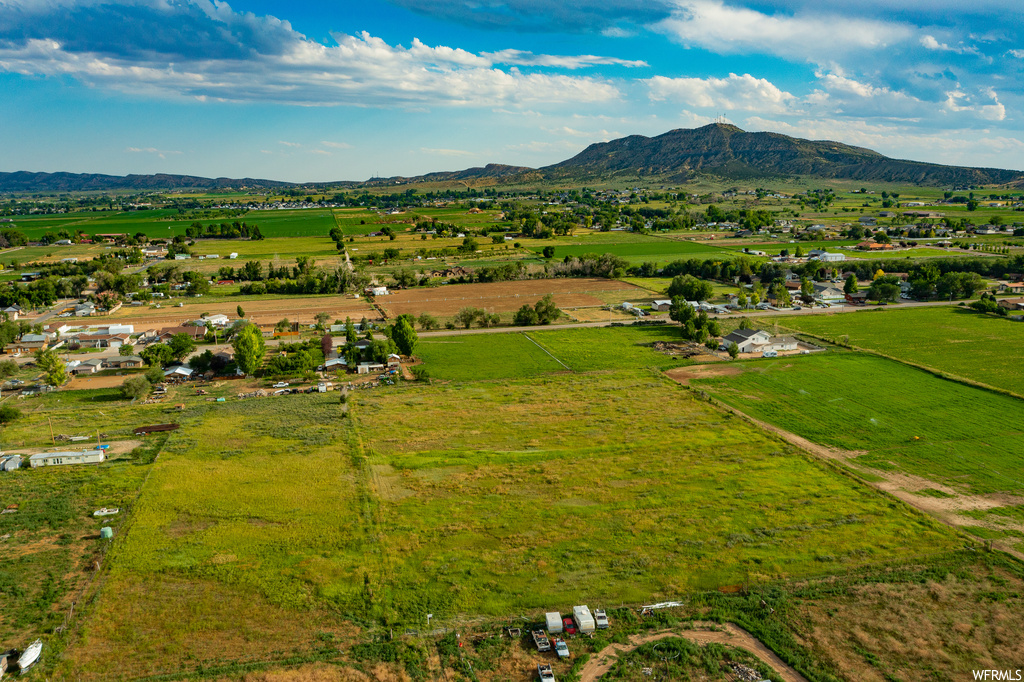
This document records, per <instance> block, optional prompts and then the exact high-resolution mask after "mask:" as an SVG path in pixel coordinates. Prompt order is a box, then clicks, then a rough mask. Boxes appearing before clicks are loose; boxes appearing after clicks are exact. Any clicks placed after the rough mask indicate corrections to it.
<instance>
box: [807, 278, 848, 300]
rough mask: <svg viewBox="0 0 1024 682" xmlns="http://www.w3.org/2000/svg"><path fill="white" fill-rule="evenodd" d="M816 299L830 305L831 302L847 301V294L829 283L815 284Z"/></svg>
mask: <svg viewBox="0 0 1024 682" xmlns="http://www.w3.org/2000/svg"><path fill="white" fill-rule="evenodd" d="M814 298H816V299H818V300H819V301H825V302H826V303H829V302H831V301H842V300H845V299H846V292H845V291H843V290H842V289H839V288H838V287H834V286H832V285H831V284H828V283H820V284H819V283H817V282H816V283H815V284H814Z"/></svg>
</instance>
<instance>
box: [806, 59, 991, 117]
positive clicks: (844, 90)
mask: <svg viewBox="0 0 1024 682" xmlns="http://www.w3.org/2000/svg"><path fill="white" fill-rule="evenodd" d="M816 75H817V77H818V83H819V86H820V87H818V88H816V89H815V90H814V91H813V92H811V93H810V94H809V95H807V96H806V97H805V98H804V104H806V105H808V107H809V108H818V109H819V110H823V111H826V112H828V113H829V114H831V115H838V116H845V117H862V118H886V119H893V120H903V121H906V122H933V123H935V122H937V121H938V120H939V119H944V120H943V121H942V123H943V125H948V124H950V123H958V124H960V123H963V124H966V123H970V122H972V121H979V120H980V121H1002V120H1003V119H1005V118H1006V107H1005V106H1003V104H1002V103H1001V102H1000V101H999V96H998V94H997V93H996V92H995V90H993V89H992V88H983V89H982V90H980V91H978V92H977V93H976V94H975V95H971V94H969V93H967V92H966V91H964V90H963V89H962V88H960V87H959V86H957V87H955V88H954V89H952V90H948V91H945V92H944V93H942V96H941V97H942V99H941V100H939V101H931V100H928V99H922V98H920V97H916V96H914V95H911V94H909V93H906V92H903V91H901V90H896V89H892V88H889V87H887V86H882V85H872V84H870V83H866V82H863V81H861V80H857V79H854V78H852V77H850V76H848V75H846V74H844V73H843V72H841V71H838V72H821V71H819V72H818V73H817V74H816ZM951 117H952V119H954V120H950V118H951Z"/></svg>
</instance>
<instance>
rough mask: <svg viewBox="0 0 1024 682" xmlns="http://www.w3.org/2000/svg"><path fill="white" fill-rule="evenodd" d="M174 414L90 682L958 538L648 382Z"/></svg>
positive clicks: (96, 624)
mask: <svg viewBox="0 0 1024 682" xmlns="http://www.w3.org/2000/svg"><path fill="white" fill-rule="evenodd" d="M555 333H556V332H551V334H555ZM500 336H507V335H500ZM507 338H510V339H511V338H517V339H518V338H521V336H507ZM424 343H426V342H424ZM617 351H618V346H617V345H616V344H614V343H612V344H610V346H609V352H610V353H614V352H617ZM510 352H514V351H510ZM484 361H488V359H487V358H485V359H484ZM469 362H477V361H476V360H475V359H473V358H472V357H469V358H467V363H469ZM484 378H485V379H486V376H485V377H484ZM186 402H187V404H188V407H187V409H186V410H185V411H184V412H183V413H181V414H180V417H179V419H180V421H181V423H182V425H183V428H182V429H181V430H180V431H178V432H174V433H173V434H171V436H170V437H169V439H168V441H167V445H166V447H165V448H164V450H163V452H162V454H161V456H160V459H159V460H158V461H157V462H156V463H155V464H153V465H150V466H151V468H152V474H151V475H150V478H149V481H148V483H147V484H146V486H145V488H144V489H143V492H142V495H141V497H140V499H139V501H138V503H137V505H136V509H135V511H134V512H133V515H132V518H131V522H130V524H129V527H128V528H127V532H126V533H123V536H122V537H121V539H120V540H118V541H116V542H115V545H114V549H113V551H112V553H111V555H110V557H109V558H108V563H109V566H110V567H109V574H108V575H107V577H106V578H105V584H104V586H103V589H102V591H101V595H100V598H99V601H98V602H97V603H96V604H95V606H93V607H91V611H90V612H89V614H88V615H87V620H86V625H85V629H84V631H83V634H82V639H81V640H73V641H71V642H70V645H69V650H68V653H67V654H66V655H65V659H64V660H65V663H63V664H62V665H66V666H69V668H67V669H74V670H75V671H76V672H77V673H78V674H81V675H82V677H83V679H98V678H102V677H103V676H104V671H108V670H110V669H111V666H112V665H115V664H117V665H128V666H129V667H128V669H127V672H128V673H130V674H132V675H138V674H152V673H155V672H157V671H161V670H167V669H168V667H170V668H172V669H173V668H176V667H177V666H178V665H184V666H186V668H187V667H189V666H194V665H205V664H208V663H210V662H213V661H220V662H223V661H225V660H239V659H248V658H260V657H263V658H267V657H271V658H273V657H274V656H279V655H281V653H282V651H296V652H303V651H306V652H308V651H310V650H311V648H312V647H314V645H315V641H316V638H317V636H318V635H317V633H322V632H328V633H334V634H335V635H336V636H338V637H344V636H346V634H345V633H346V632H349V631H350V628H351V626H350V625H348V624H349V623H353V622H355V623H364V624H371V623H385V624H395V625H401V624H407V623H417V622H420V620H421V619H422V614H423V613H426V612H430V613H434V614H435V617H436V618H438V619H441V620H442V621H445V620H449V619H453V618H455V617H456V616H457V615H458V614H484V615H493V616H498V615H501V614H507V613H517V612H522V611H535V610H538V609H542V608H544V607H547V606H550V605H559V604H561V605H568V604H571V603H579V602H586V601H588V600H590V601H594V602H598V603H601V602H610V601H612V600H615V601H627V602H630V601H640V600H645V599H651V598H654V599H657V598H660V597H663V596H664V597H668V596H673V595H675V594H679V593H680V592H685V591H688V590H692V589H702V588H708V587H715V586H717V585H721V584H729V583H733V582H737V581H740V580H743V579H746V578H749V577H750V576H755V575H756V576H759V577H758V579H759V580H770V579H774V578H778V577H783V576H792V577H796V576H800V575H806V574H809V573H814V574H819V573H821V572H823V571H825V572H833V571H846V570H849V569H851V568H855V567H858V566H861V565H864V564H872V563H877V562H887V561H900V560H904V559H909V558H911V557H920V556H922V555H929V554H931V553H935V552H944V551H946V550H948V549H950V548H952V547H953V546H954V545H955V543H956V539H955V537H954V536H953V535H952V534H951V533H950V532H949V531H948V530H946V529H944V528H943V527H941V526H939V525H937V524H936V523H934V522H932V521H930V520H928V519H927V518H925V517H923V516H922V515H920V514H918V513H916V512H913V511H910V510H908V509H907V508H905V507H903V506H902V505H901V504H900V503H898V502H895V501H891V500H887V499H886V498H884V497H881V496H879V495H877V494H876V493H874V492H872V491H870V490H869V489H868V488H866V487H865V486H863V485H861V484H858V483H856V482H854V481H852V480H850V479H848V478H846V477H843V476H841V475H837V474H836V473H834V472H833V471H831V470H830V469H829V468H827V467H824V466H822V465H821V464H819V463H817V462H815V461H814V460H813V459H811V458H809V457H808V456H806V455H804V454H802V453H800V452H799V451H796V450H794V449H793V448H792V447H790V446H788V445H786V444H784V443H782V442H779V441H777V440H774V439H772V438H770V437H768V436H765V435H764V434H763V433H761V432H759V431H758V430H757V429H756V428H754V427H752V426H749V425H747V424H745V423H744V422H742V421H741V420H739V419H738V418H735V417H732V416H730V415H728V414H723V413H721V412H718V411H716V410H714V409H713V408H710V407H709V406H707V405H706V404H704V403H702V402H700V401H697V400H695V399H693V398H692V397H690V396H689V395H688V394H687V393H685V392H681V391H680V389H679V388H677V387H676V386H675V385H674V384H672V383H671V382H668V381H667V380H665V379H664V378H661V377H660V376H659V375H658V374H657V373H650V372H648V371H647V370H638V371H632V372H622V371H619V372H604V373H598V374H566V373H561V374H550V375H547V376H539V377H536V378H532V379H530V378H527V379H487V380H482V381H481V380H474V381H457V382H454V383H443V384H440V385H433V386H426V385H422V384H409V385H402V386H398V387H394V388H390V389H388V390H387V391H377V392H357V394H355V396H354V397H353V398H352V399H351V403H352V407H351V414H352V418H351V419H341V418H339V410H340V406H339V405H338V404H337V399H336V397H335V396H334V395H332V394H326V395H322V396H321V395H316V394H314V395H311V396H291V397H288V398H287V399H274V400H265V401H237V402H228V403H224V404H211V403H205V402H196V401H195V400H194V399H187V400H186ZM709 491H714V492H713V494H712V495H710V496H709V494H708V493H709ZM542 529H546V530H550V531H553V532H545V531H542ZM826 547H827V550H826V549H824V548H826ZM181 594H188V595H189V596H190V598H189V599H188V600H185V601H183V600H181V599H177V598H175V597H174V595H181ZM229 613H230V614H231V615H230V616H228V614H229ZM229 623H230V624H229ZM232 633H245V634H244V635H243V636H242V637H241V638H239V636H238V635H235V634H232ZM126 642H128V643H130V644H131V646H132V649H133V652H134V653H133V656H132V657H131V659H130V661H125V660H124V658H123V657H122V656H121V654H120V653H119V651H120V650H121V647H122V646H123V645H124V644H125V643H126ZM186 655H187V656H186ZM178 662H180V663H178Z"/></svg>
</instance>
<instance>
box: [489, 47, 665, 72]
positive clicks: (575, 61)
mask: <svg viewBox="0 0 1024 682" xmlns="http://www.w3.org/2000/svg"><path fill="white" fill-rule="evenodd" d="M482 56H484V57H487V58H488V59H490V60H491V61H493V62H494V63H495V64H516V65H518V66H556V67H560V68H563V69H582V68H583V67H586V66H599V65H602V66H607V65H613V66H626V67H638V66H648V64H647V62H645V61H643V60H632V59H618V58H616V57H598V56H595V55H592V54H585V55H574V56H560V55H552V54H533V53H532V52H524V51H522V50H501V51H499V52H484V53H482Z"/></svg>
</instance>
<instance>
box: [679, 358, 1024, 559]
mask: <svg viewBox="0 0 1024 682" xmlns="http://www.w3.org/2000/svg"><path fill="white" fill-rule="evenodd" d="M693 369H695V368H694V367H680V368H678V369H673V370H669V371H668V372H666V374H667V375H668V376H669V377H670V378H672V379H673V380H675V381H678V382H679V383H681V384H684V385H685V384H686V383H687V381H688V380H689V379H690V378H695V377H696V376H711V375H712V374H711V373H710V372H709V373H704V374H697V373H693V372H691V373H690V374H689V375H688V376H686V377H683V378H677V376H680V375H679V373H680V372H685V371H686V370H693ZM714 369H718V367H715V368H714ZM722 369H726V368H722ZM684 379H685V380H684ZM715 404H716V405H718V406H719V407H721V408H722V409H723V410H728V411H729V412H732V413H733V414H735V415H737V416H739V417H742V418H744V419H746V420H748V421H750V422H751V423H753V424H755V425H757V426H759V427H760V428H762V429H764V430H765V431H769V432H771V433H774V434H775V435H776V436H778V437H780V438H782V439H783V440H785V441H787V442H789V443H791V444H793V445H795V446H797V447H798V448H800V449H801V450H806V451H808V452H810V453H812V454H814V455H817V456H818V457H822V458H824V459H831V460H836V461H839V462H844V463H845V462H847V461H848V460H851V459H853V458H854V457H857V456H858V455H863V454H867V453H866V451H863V450H838V449H835V448H829V447H825V446H824V445H819V444H817V443H812V442H811V441H809V440H807V439H806V438H803V437H802V436H798V435H796V434H795V433H790V432H789V431H786V430H784V429H780V428H779V427H777V426H774V425H772V424H769V423H768V422H764V421H761V420H760V419H755V418H754V417H751V416H750V415H749V414H746V413H745V412H743V411H741V410H738V409H736V408H735V407H732V406H730V405H726V404H725V403H723V402H721V401H717V400H716V401H715ZM852 466H853V467H854V469H855V470H856V469H862V470H864V472H865V473H870V474H871V475H873V476H878V477H879V478H881V479H883V480H881V481H872V482H870V483H869V485H872V486H874V487H876V488H878V489H879V490H882V491H885V492H887V493H889V494H890V495H892V496H893V497H896V498H898V499H900V500H902V501H904V502H906V503H907V504H909V505H910V506H911V507H914V508H915V509H919V510H920V511H923V512H925V513H927V514H929V515H931V516H934V517H935V518H937V519H939V520H940V521H942V522H943V523H945V524H946V525H949V526H953V527H954V528H963V529H965V530H967V531H968V532H970V528H971V527H982V528H987V529H989V530H1019V531H1024V524H1021V523H1015V522H1010V521H1007V522H1005V523H999V524H996V523H993V522H991V521H985V520H983V519H975V518H972V517H970V516H963V512H966V511H975V510H985V509H994V508H996V507H1003V506H1006V505H1016V504H1024V498H1021V497H1017V496H1014V495H1006V494H1000V493H993V494H987V495H964V494H963V493H960V492H957V491H956V490H954V489H953V488H950V487H948V486H945V485H943V484H941V483H936V482H935V481H931V480H929V479H927V478H922V477H920V476H914V475H912V474H906V473H901V472H896V471H882V470H879V469H871V468H869V467H866V466H864V465H862V464H859V463H854V464H853V465H852ZM924 490H937V491H939V492H940V493H944V494H946V495H952V497H932V496H930V495H922V494H919V493H921V491H924ZM992 546H993V547H996V548H997V549H1000V550H1002V551H1004V552H1006V553H1008V554H1012V555H1013V556H1015V557H1017V558H1018V559H1021V560H1022V561H1024V552H1022V551H1019V550H1016V549H1014V548H1013V547H1012V546H1010V545H1009V544H1007V543H1005V542H999V541H994V542H993V543H992Z"/></svg>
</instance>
